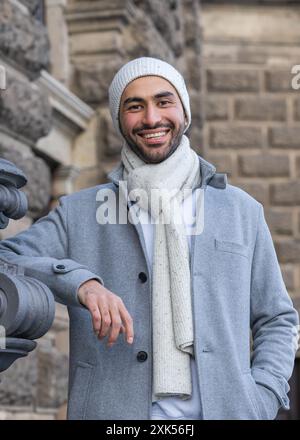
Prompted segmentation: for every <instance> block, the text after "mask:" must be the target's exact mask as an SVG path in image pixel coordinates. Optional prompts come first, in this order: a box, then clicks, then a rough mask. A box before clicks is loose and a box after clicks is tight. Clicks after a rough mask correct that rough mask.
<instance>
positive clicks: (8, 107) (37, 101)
mask: <svg viewBox="0 0 300 440" xmlns="http://www.w3.org/2000/svg"><path fill="white" fill-rule="evenodd" d="M0 124H1V125H4V126H6V127H7V128H9V129H10V130H11V131H12V132H13V133H15V134H19V135H21V136H22V137H24V138H28V139H29V140H31V141H33V142H35V141H37V140H38V139H39V138H41V137H43V136H46V135H47V134H48V133H49V131H50V129H51V125H52V117H51V107H50V104H49V102H48V98H47V97H46V95H44V94H43V92H42V91H41V90H40V89H38V88H36V87H33V86H32V85H31V84H30V82H29V81H28V82H26V81H25V80H20V79H17V78H16V77H13V76H11V75H8V78H7V90H6V91H5V93H4V94H3V95H2V96H1V97H0Z"/></svg>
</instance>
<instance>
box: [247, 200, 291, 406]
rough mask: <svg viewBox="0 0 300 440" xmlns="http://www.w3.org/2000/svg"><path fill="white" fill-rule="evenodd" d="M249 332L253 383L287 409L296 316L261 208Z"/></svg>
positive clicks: (255, 250) (252, 283)
mask: <svg viewBox="0 0 300 440" xmlns="http://www.w3.org/2000/svg"><path fill="white" fill-rule="evenodd" d="M251 330H252V337H253V352H252V366H251V370H252V375H253V377H254V380H255V381H256V383H257V384H259V385H261V386H263V387H265V389H266V388H267V389H268V390H271V391H272V392H273V393H274V394H275V395H276V397H277V398H278V400H279V402H280V403H281V406H283V407H284V408H285V409H289V399H288V397H287V392H288V391H289V385H288V380H289V379H290V377H291V375H292V372H293V367H294V360H295V353H296V351H297V347H298V330H299V317H298V313H297V311H296V310H295V309H294V307H293V304H292V301H291V299H290V297H289V294H288V292H287V290H286V287H285V285H284V281H283V279H282V275H281V270H280V266H279V263H278V260H277V255H276V252H275V249H274V245H273V240H272V237H271V233H270V231H269V228H268V226H267V223H266V221H265V217H264V212H263V207H262V205H260V206H259V216H258V225H257V234H256V241H255V248H254V254H253V261H252V271H251Z"/></svg>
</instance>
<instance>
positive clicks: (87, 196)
mask: <svg viewBox="0 0 300 440" xmlns="http://www.w3.org/2000/svg"><path fill="white" fill-rule="evenodd" d="M101 190H112V191H114V192H116V191H117V186H116V185H115V184H114V183H111V182H108V183H103V184H101V185H96V186H92V187H89V188H84V189H81V190H79V191H76V192H74V193H72V194H69V195H67V196H63V197H62V198H61V200H62V201H63V202H65V203H75V202H76V203H78V202H84V201H88V202H90V201H96V197H97V193H98V192H99V191H101Z"/></svg>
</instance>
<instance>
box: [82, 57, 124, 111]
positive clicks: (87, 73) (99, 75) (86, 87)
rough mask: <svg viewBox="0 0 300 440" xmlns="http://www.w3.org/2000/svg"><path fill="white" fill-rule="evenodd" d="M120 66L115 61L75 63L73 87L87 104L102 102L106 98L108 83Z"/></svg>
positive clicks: (105, 100)
mask: <svg viewBox="0 0 300 440" xmlns="http://www.w3.org/2000/svg"><path fill="white" fill-rule="evenodd" d="M120 67H121V64H120V63H119V62H117V61H114V60H112V61H110V62H108V63H105V64H88V63H87V64H77V65H76V66H75V70H74V89H75V91H76V93H77V94H78V96H80V98H81V99H83V100H84V101H85V102H87V103H89V104H92V105H93V104H99V105H100V104H102V103H104V102H107V100H108V88H109V85H110V83H111V81H112V79H113V77H114V75H115V73H116V72H117V71H118V69H119V68H120Z"/></svg>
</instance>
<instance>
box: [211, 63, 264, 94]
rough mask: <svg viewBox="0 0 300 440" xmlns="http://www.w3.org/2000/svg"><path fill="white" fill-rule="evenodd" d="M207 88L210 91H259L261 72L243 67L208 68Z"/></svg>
mask: <svg viewBox="0 0 300 440" xmlns="http://www.w3.org/2000/svg"><path fill="white" fill-rule="evenodd" d="M207 89H208V91H210V92H258V91H259V72H257V71H255V70H243V69H240V70H238V69H232V70H231V69H226V70H225V69H222V70H221V69H208V70H207Z"/></svg>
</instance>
